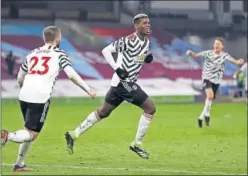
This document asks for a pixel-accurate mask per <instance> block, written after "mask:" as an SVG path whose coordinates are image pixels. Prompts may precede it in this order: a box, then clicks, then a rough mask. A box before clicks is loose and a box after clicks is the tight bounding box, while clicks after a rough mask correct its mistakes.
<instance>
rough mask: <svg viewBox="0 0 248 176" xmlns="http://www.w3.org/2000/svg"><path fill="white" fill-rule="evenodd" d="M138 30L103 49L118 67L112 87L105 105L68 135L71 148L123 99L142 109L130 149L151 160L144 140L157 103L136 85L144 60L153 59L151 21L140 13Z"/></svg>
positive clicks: (113, 64)
mask: <svg viewBox="0 0 248 176" xmlns="http://www.w3.org/2000/svg"><path fill="white" fill-rule="evenodd" d="M133 23H134V27H135V30H136V31H135V32H134V33H133V34H131V35H129V36H126V37H122V38H121V39H119V40H117V41H115V42H113V43H112V44H110V45H108V46H107V47H105V48H104V49H103V50H102V54H103V56H104V57H105V59H106V60H107V62H108V63H109V65H110V66H111V67H112V68H113V69H114V70H115V73H114V75H113V78H112V82H111V87H110V89H109V91H108V92H107V94H106V97H105V102H104V103H103V105H102V106H101V107H100V108H99V109H97V110H95V111H94V112H92V113H91V114H89V115H88V117H87V118H86V119H85V120H84V121H83V122H82V123H81V124H80V125H79V126H78V127H77V128H76V129H75V130H74V131H69V132H67V133H66V134H65V138H66V141H67V146H68V151H69V153H70V154H72V153H73V145H74V142H75V140H76V139H77V138H78V137H79V136H80V135H81V134H83V133H84V132H86V131H87V130H88V129H89V128H90V127H92V126H93V125H94V124H96V123H97V122H99V121H101V120H102V119H104V118H106V117H108V116H109V115H110V114H111V112H112V111H113V110H114V109H115V108H116V107H118V106H119V105H120V104H121V103H122V102H123V101H124V100H126V101H128V102H129V103H132V104H134V105H136V106H138V107H140V108H141V109H142V110H143V114H142V115H141V117H140V121H139V125H138V130H137V133H136V137H135V140H134V141H133V142H132V143H131V144H130V147H129V148H130V150H132V151H134V152H135V153H137V154H138V155H139V156H140V157H142V158H145V159H148V157H149V154H148V153H147V152H146V151H145V149H144V147H143V145H142V142H143V138H144V136H145V134H146V132H147V129H148V127H149V125H150V122H151V120H152V118H153V115H154V114H155V106H154V105H153V103H152V100H151V99H150V98H149V97H148V96H147V94H146V93H145V92H144V91H143V90H142V89H141V87H140V86H139V85H138V84H136V81H137V77H138V75H139V72H140V69H141V67H142V65H143V63H144V62H145V63H150V62H151V61H152V60H153V57H152V55H151V54H149V53H148V50H149V39H148V38H147V35H148V34H149V32H150V20H149V18H148V16H147V15H146V14H138V15H136V16H135V17H134V18H133ZM116 52H117V53H118V58H117V61H116V62H115V61H114V58H113V56H112V53H116Z"/></svg>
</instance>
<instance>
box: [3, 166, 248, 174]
mask: <svg viewBox="0 0 248 176" xmlns="http://www.w3.org/2000/svg"><path fill="white" fill-rule="evenodd" d="M1 166H13V164H7V163H2V164H1ZM29 166H30V167H46V168H66V169H89V170H116V171H117V170H123V171H135V172H142V171H143V172H164V173H166V172H174V173H191V174H209V175H216V174H218V175H247V174H237V173H235V174H231V173H224V172H204V171H190V170H168V169H145V168H140V169H139V168H111V167H90V166H89V167H88V166H66V165H38V164H34V165H29Z"/></svg>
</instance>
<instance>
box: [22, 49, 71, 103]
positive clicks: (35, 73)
mask: <svg viewBox="0 0 248 176" xmlns="http://www.w3.org/2000/svg"><path fill="white" fill-rule="evenodd" d="M67 66H71V62H70V59H69V56H68V54H67V53H66V52H65V51H63V50H61V49H59V48H58V47H54V46H50V45H44V46H42V47H39V48H36V49H34V50H32V51H31V52H30V53H29V54H28V55H27V56H26V58H25V59H24V60H23V63H22V65H21V69H22V70H23V71H24V72H26V73H27V74H26V76H25V79H24V82H23V86H22V88H21V91H20V94H19V99H20V100H22V101H26V102H30V103H45V102H47V100H49V99H50V97H51V93H52V90H53V87H54V85H55V83H56V80H57V78H58V75H59V73H60V71H61V70H63V69H64V68H65V67H67Z"/></svg>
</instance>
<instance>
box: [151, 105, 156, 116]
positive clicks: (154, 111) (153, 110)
mask: <svg viewBox="0 0 248 176" xmlns="http://www.w3.org/2000/svg"><path fill="white" fill-rule="evenodd" d="M155 113H156V107H155V106H154V105H153V107H152V109H151V115H154V114H155Z"/></svg>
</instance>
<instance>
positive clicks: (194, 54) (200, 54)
mask: <svg viewBox="0 0 248 176" xmlns="http://www.w3.org/2000/svg"><path fill="white" fill-rule="evenodd" d="M186 54H187V55H188V56H191V57H193V58H200V57H202V55H203V52H200V53H195V52H193V51H191V50H187V51H186Z"/></svg>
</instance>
